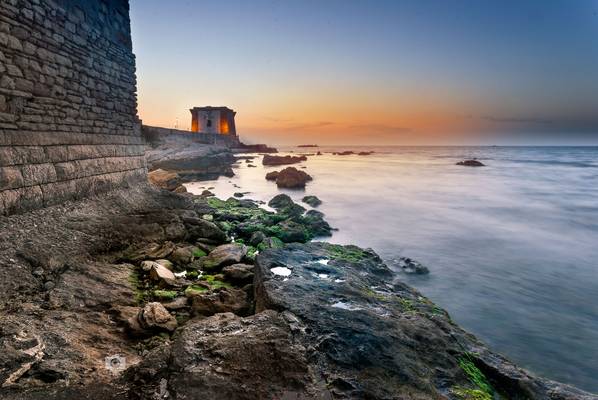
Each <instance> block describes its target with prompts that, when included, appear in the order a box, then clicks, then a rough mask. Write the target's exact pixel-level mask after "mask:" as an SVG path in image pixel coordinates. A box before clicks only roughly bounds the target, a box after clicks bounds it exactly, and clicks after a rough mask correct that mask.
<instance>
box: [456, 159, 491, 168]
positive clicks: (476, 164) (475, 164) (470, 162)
mask: <svg viewBox="0 0 598 400" xmlns="http://www.w3.org/2000/svg"><path fill="white" fill-rule="evenodd" d="M457 165H463V166H465V167H485V166H486V165H485V164H483V163H482V162H480V161H478V160H476V159H473V160H465V161H459V162H458V163H457Z"/></svg>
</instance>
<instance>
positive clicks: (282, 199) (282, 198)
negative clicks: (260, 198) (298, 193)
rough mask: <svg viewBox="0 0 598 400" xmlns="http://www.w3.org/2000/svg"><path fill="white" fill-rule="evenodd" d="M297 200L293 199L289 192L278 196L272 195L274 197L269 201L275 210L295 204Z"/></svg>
mask: <svg viewBox="0 0 598 400" xmlns="http://www.w3.org/2000/svg"><path fill="white" fill-rule="evenodd" d="M294 204H295V202H294V201H293V199H291V198H290V197H289V195H287V194H277V195H276V196H274V197H272V199H271V200H270V201H269V202H268V205H269V206H270V207H272V208H274V209H275V210H280V209H283V208H286V207H290V206H293V205H294Z"/></svg>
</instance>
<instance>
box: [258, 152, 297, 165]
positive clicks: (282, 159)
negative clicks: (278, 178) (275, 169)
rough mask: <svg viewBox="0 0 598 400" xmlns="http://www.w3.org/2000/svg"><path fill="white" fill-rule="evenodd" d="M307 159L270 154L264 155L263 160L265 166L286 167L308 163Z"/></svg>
mask: <svg viewBox="0 0 598 400" xmlns="http://www.w3.org/2000/svg"><path fill="white" fill-rule="evenodd" d="M306 160H307V157H305V156H272V155H269V154H266V155H264V158H263V159H262V164H263V165H286V164H296V163H300V162H301V161H306Z"/></svg>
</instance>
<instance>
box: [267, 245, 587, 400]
mask: <svg viewBox="0 0 598 400" xmlns="http://www.w3.org/2000/svg"><path fill="white" fill-rule="evenodd" d="M255 273H256V278H255V285H256V288H255V293H256V312H265V311H266V310H275V311H278V312H279V313H282V314H283V315H286V316H287V321H289V323H290V324H291V327H292V329H293V330H294V331H295V332H296V334H295V339H296V343H300V344H303V345H304V346H305V347H306V349H307V353H306V357H307V359H308V360H310V367H311V368H313V370H314V371H315V372H317V373H316V375H319V374H322V375H321V376H323V377H324V380H325V385H326V391H327V393H329V395H330V396H331V397H332V398H368V399H399V398H405V399H431V398H450V399H487V400H490V399H492V398H511V399H519V398H521V399H523V398H533V399H548V398H551V399H556V398H559V399H578V398H579V399H581V398H585V399H589V398H591V397H588V396H590V395H588V394H585V393H583V392H579V391H577V390H576V389H573V388H570V387H566V386H563V385H560V384H557V383H555V382H551V381H547V380H543V379H537V378H533V377H531V376H530V375H529V374H528V373H527V372H525V371H524V370H521V369H519V368H517V367H516V366H514V365H513V364H511V363H510V362H509V361H507V360H506V359H504V358H503V357H500V356H498V355H496V354H494V353H491V352H490V351H489V350H488V349H487V348H485V346H484V345H483V344H481V343H480V342H479V341H477V340H476V339H475V338H474V337H473V336H472V335H470V334H468V333H466V332H465V331H463V330H462V329H460V328H459V327H458V326H456V325H455V324H454V323H453V322H452V321H451V319H450V318H449V316H448V314H447V313H446V312H445V311H444V310H442V309H440V308H439V307H437V306H436V305H434V304H433V303H432V302H430V301H429V300H428V299H426V298H425V297H423V296H422V295H421V294H420V293H418V292H417V291H415V290H413V289H411V288H410V287H408V286H407V285H405V284H403V283H401V282H397V281H396V280H394V279H393V273H392V272H391V271H390V270H389V269H388V268H387V267H386V265H384V264H383V262H382V261H381V260H380V258H379V257H378V256H377V255H376V254H375V253H373V252H372V251H371V250H363V249H360V248H358V247H355V246H339V245H332V244H327V243H308V244H304V245H300V244H291V245H287V246H285V247H284V248H282V249H273V250H268V251H265V252H262V253H261V254H260V255H259V256H258V257H257V263H256V270H255ZM310 383H312V382H310ZM306 386H308V384H306ZM557 393H558V394H557Z"/></svg>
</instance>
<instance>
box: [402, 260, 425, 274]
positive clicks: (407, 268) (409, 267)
mask: <svg viewBox="0 0 598 400" xmlns="http://www.w3.org/2000/svg"><path fill="white" fill-rule="evenodd" d="M398 265H399V267H401V269H402V270H403V272H405V273H406V274H415V275H426V274H429V273H430V270H429V269H428V268H427V267H426V266H424V265H422V264H420V263H419V262H417V261H415V260H412V259H411V258H409V257H401V258H399V262H398Z"/></svg>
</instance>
